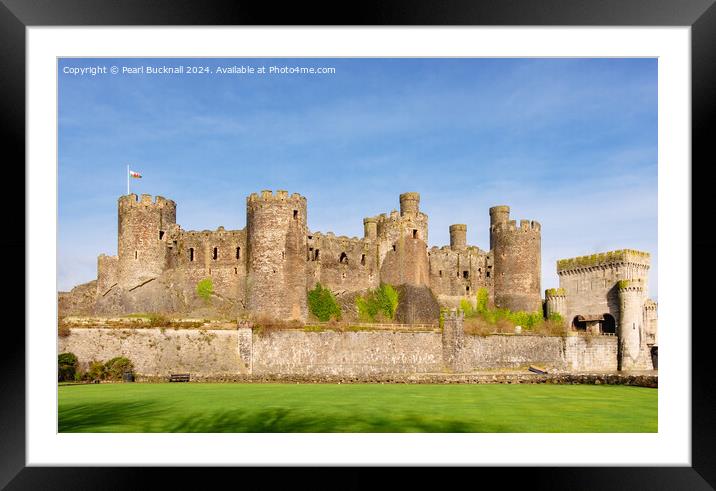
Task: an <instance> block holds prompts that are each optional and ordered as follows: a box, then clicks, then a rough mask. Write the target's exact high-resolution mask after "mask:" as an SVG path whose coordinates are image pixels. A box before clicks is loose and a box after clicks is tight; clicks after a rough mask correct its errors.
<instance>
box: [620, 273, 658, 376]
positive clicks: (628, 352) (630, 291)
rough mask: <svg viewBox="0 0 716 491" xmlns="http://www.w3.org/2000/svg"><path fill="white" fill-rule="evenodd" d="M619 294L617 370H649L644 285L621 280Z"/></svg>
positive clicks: (635, 281) (639, 282)
mask: <svg viewBox="0 0 716 491" xmlns="http://www.w3.org/2000/svg"><path fill="white" fill-rule="evenodd" d="M617 288H618V292H619V308H620V316H619V369H620V370H644V369H650V368H651V366H650V356H649V355H648V354H647V347H646V335H645V334H646V333H645V329H644V285H643V282H642V281H641V280H622V281H619V283H618V284H617Z"/></svg>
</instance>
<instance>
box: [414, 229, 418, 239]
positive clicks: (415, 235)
mask: <svg viewBox="0 0 716 491" xmlns="http://www.w3.org/2000/svg"><path fill="white" fill-rule="evenodd" d="M413 238H414V239H417V238H418V230H417V229H413Z"/></svg>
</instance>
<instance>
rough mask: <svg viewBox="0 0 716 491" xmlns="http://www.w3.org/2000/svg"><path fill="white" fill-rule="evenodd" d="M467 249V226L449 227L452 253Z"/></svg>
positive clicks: (459, 224)
mask: <svg viewBox="0 0 716 491" xmlns="http://www.w3.org/2000/svg"><path fill="white" fill-rule="evenodd" d="M465 247H467V225H465V224H463V223H456V224H454V225H450V248H451V249H452V250H454V251H457V250H462V249H465Z"/></svg>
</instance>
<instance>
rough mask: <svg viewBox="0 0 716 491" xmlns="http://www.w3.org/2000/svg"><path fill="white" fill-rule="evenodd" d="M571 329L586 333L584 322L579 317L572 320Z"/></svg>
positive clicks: (581, 317) (582, 318)
mask: <svg viewBox="0 0 716 491" xmlns="http://www.w3.org/2000/svg"><path fill="white" fill-rule="evenodd" d="M572 327H573V328H574V329H576V330H577V331H586V330H587V323H586V322H585V320H584V317H583V316H581V315H577V316H575V317H574V319H572Z"/></svg>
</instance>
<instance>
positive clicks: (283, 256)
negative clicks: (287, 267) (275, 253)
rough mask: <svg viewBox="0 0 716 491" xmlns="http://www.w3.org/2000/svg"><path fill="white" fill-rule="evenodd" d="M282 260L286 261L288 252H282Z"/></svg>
mask: <svg viewBox="0 0 716 491" xmlns="http://www.w3.org/2000/svg"><path fill="white" fill-rule="evenodd" d="M281 259H286V251H281Z"/></svg>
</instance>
